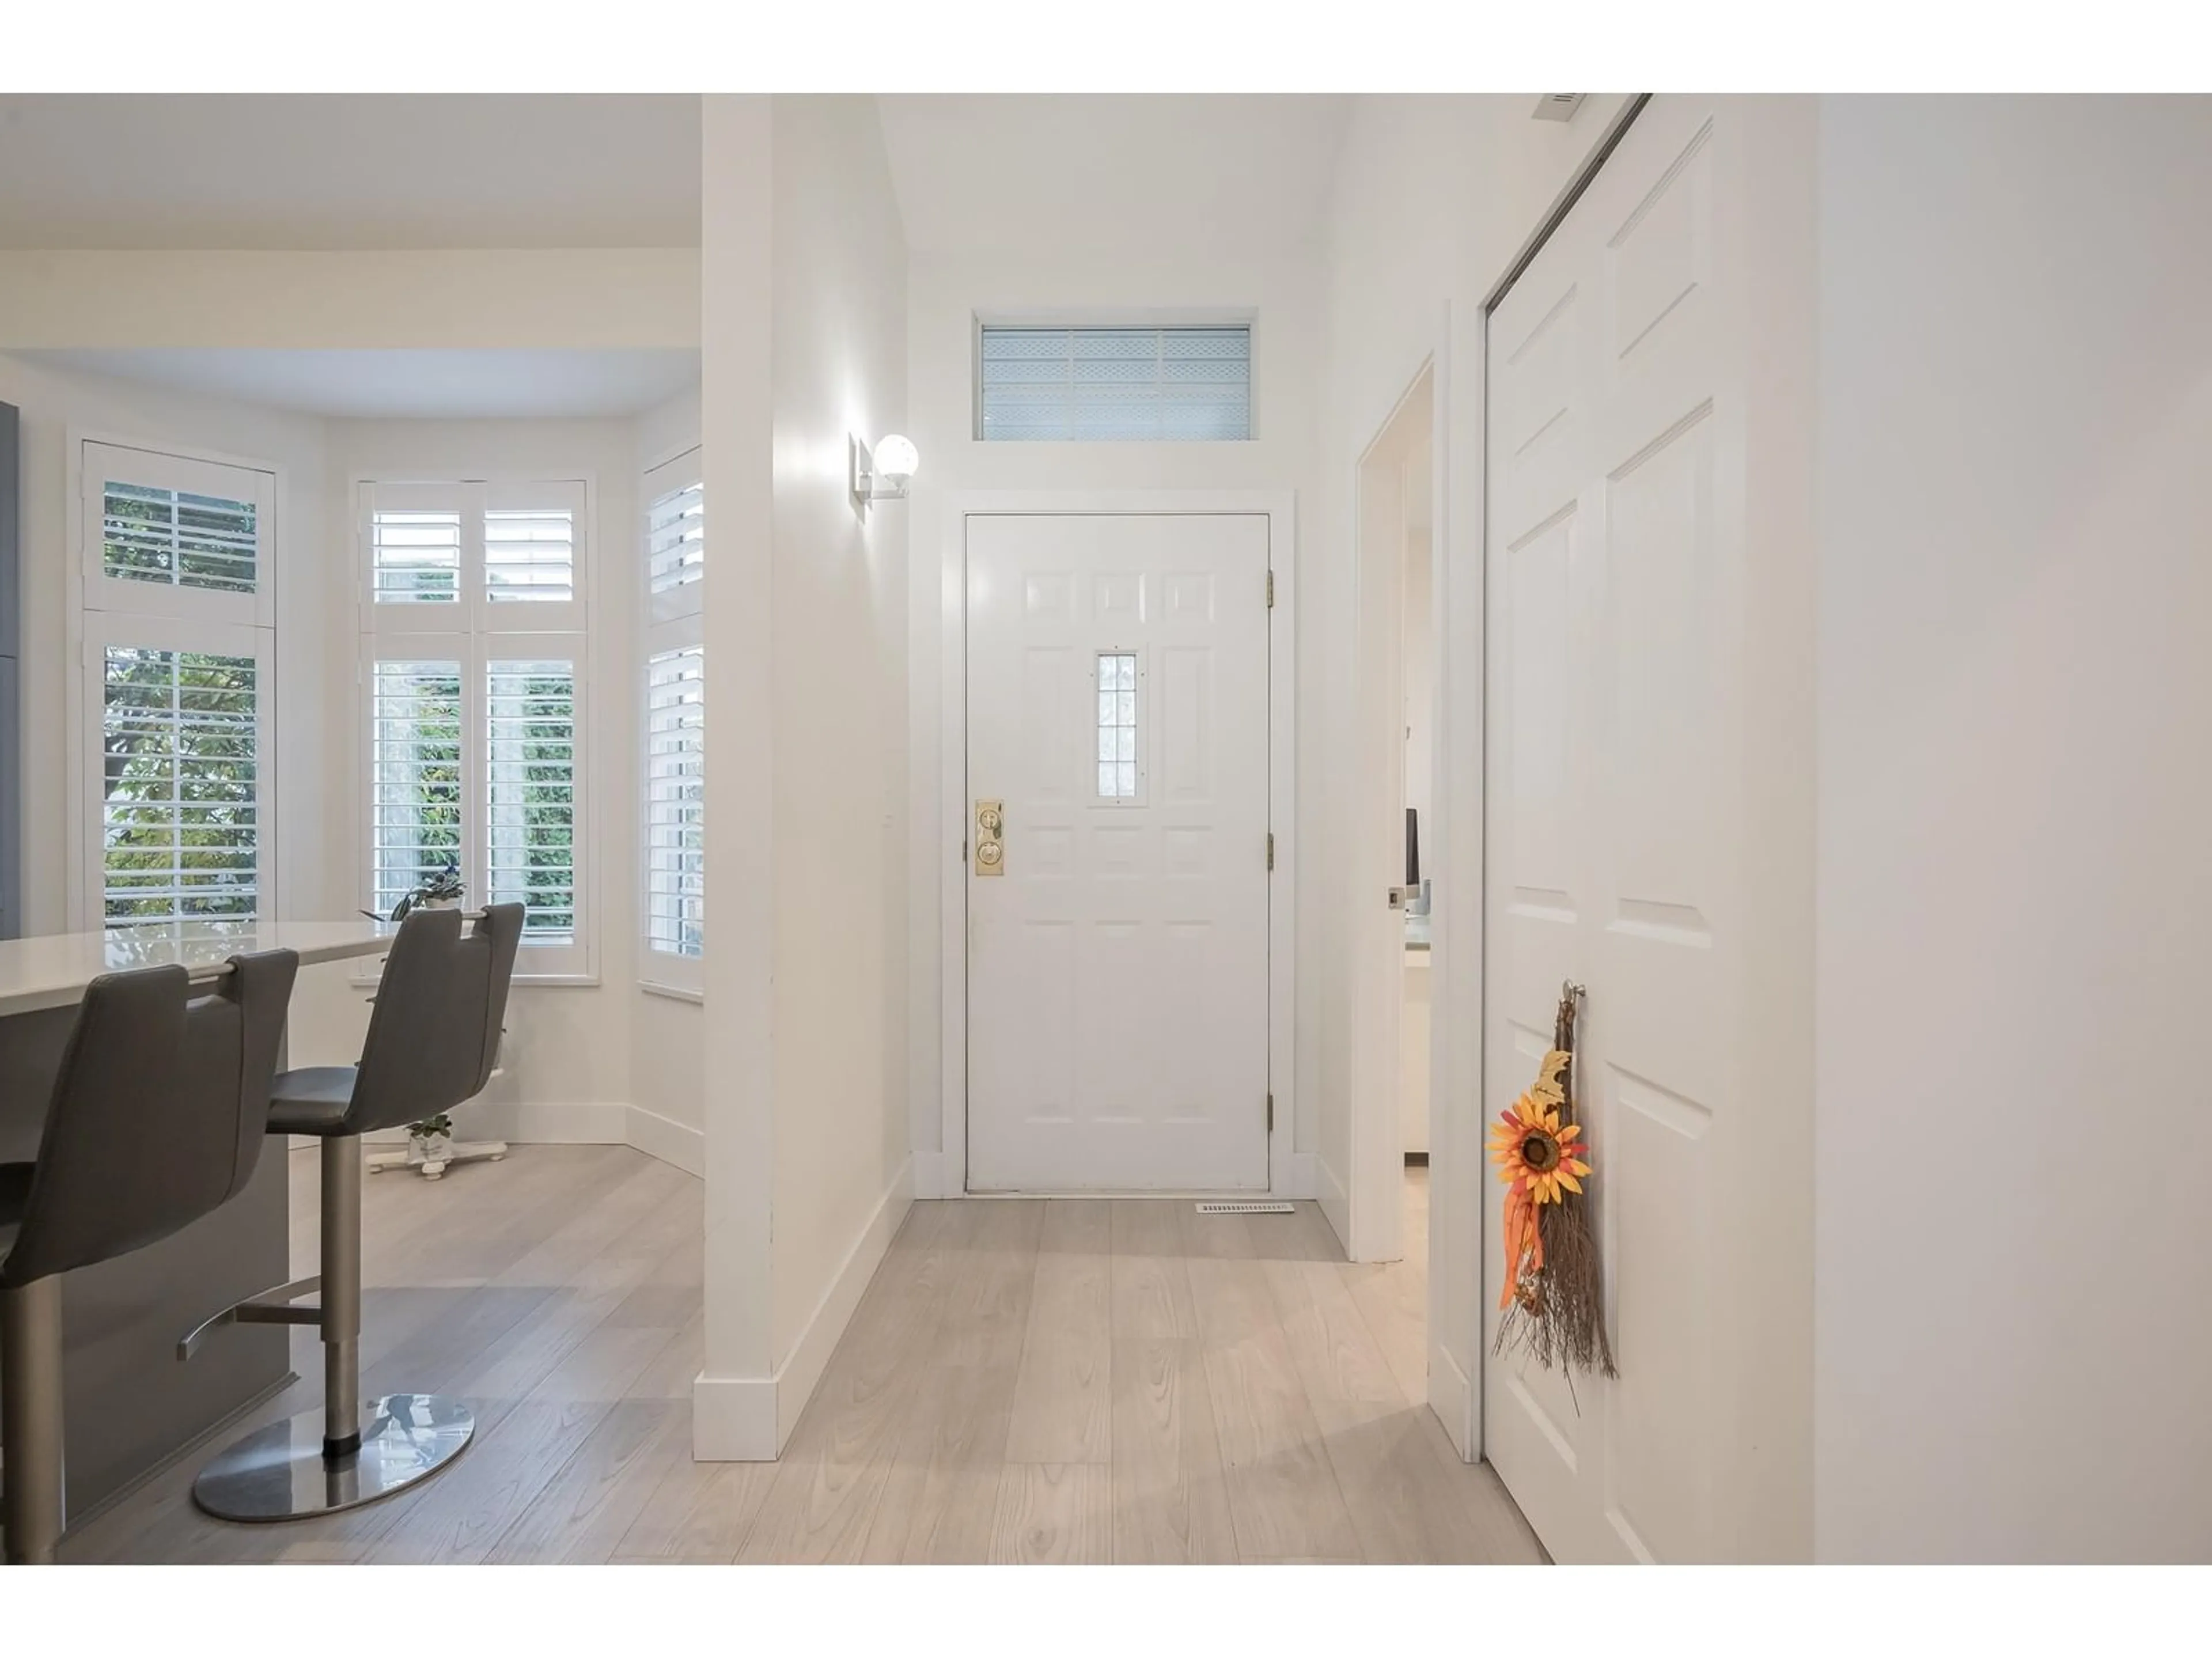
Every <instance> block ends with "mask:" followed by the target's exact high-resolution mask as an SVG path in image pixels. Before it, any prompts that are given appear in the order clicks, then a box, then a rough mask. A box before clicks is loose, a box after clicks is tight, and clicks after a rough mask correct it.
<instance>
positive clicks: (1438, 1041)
mask: <svg viewBox="0 0 2212 1659" xmlns="http://www.w3.org/2000/svg"><path fill="white" fill-rule="evenodd" d="M1401 362H1402V364H1403V368H1402V369H1401V372H1400V373H1399V374H1397V375H1396V376H1395V377H1394V379H1393V381H1392V386H1393V390H1392V392H1391V394H1390V398H1389V403H1388V404H1387V405H1385V406H1383V407H1381V408H1379V409H1376V410H1373V411H1372V418H1371V419H1370V420H1368V421H1366V422H1364V423H1363V424H1362V425H1361V426H1360V427H1359V428H1357V429H1358V430H1360V431H1363V432H1364V433H1365V434H1366V441H1364V443H1363V444H1362V445H1361V446H1360V449H1359V453H1358V455H1357V456H1356V457H1355V458H1354V459H1353V461H1352V478H1351V485H1352V489H1351V498H1352V518H1351V526H1352V547H1353V560H1354V565H1353V580H1354V583H1355V591H1356V592H1358V593H1359V594H1361V595H1362V596H1364V595H1367V594H1369V593H1371V592H1376V590H1377V589H1378V588H1379V589H1380V590H1381V592H1382V596H1383V599H1386V600H1387V601H1389V603H1390V604H1391V605H1395V606H1396V607H1398V609H1399V610H1400V611H1401V612H1402V607H1403V598H1404V596H1403V591H1402V584H1401V580H1399V577H1398V575H1397V574H1396V567H1397V565H1398V564H1401V563H1402V562H1403V560H1404V558H1405V544H1404V541H1403V538H1397V539H1396V540H1395V542H1394V544H1392V545H1390V546H1388V547H1384V546H1380V545H1376V544H1372V543H1370V538H1368V537H1367V535H1366V534H1365V506H1366V503H1365V501H1364V500H1363V491H1362V488H1361V479H1362V477H1363V476H1364V472H1365V470H1366V467H1367V465H1368V461H1369V458H1370V456H1372V455H1373V453H1374V452H1375V449H1376V446H1377V445H1379V444H1380V443H1382V442H1383V440H1384V438H1385V436H1386V435H1387V434H1388V433H1389V428H1391V426H1392V425H1394V424H1395V422H1397V421H1398V419H1399V418H1400V416H1401V415H1403V414H1404V413H1405V411H1406V410H1407V403H1408V400H1409V399H1410V398H1412V397H1413V395H1414V394H1415V392H1417V390H1418V389H1419V386H1420V385H1421V382H1422V380H1423V377H1424V376H1426V377H1427V380H1428V386H1429V420H1430V433H1429V449H1430V491H1431V499H1430V517H1431V531H1430V535H1429V562H1430V565H1429V568H1430V579H1431V592H1432V595H1433V599H1432V614H1431V640H1432V654H1433V659H1434V662H1435V677H1434V680H1433V682H1432V684H1431V702H1432V705H1433V707H1432V715H1433V719H1432V722H1431V734H1430V775H1431V779H1432V783H1431V792H1432V793H1431V809H1430V811H1431V817H1430V821H1429V822H1428V823H1425V824H1423V825H1422V826H1421V842H1422V846H1421V854H1422V863H1423V866H1424V867H1425V870H1426V871H1427V872H1428V873H1429V875H1430V877H1431V888H1432V897H1433V900H1434V905H1435V908H1434V913H1433V917H1432V921H1431V929H1432V933H1431V949H1430V958H1429V961H1430V969H1429V971H1430V975H1431V979H1430V987H1431V988H1430V1007H1431V1019H1430V1030H1429V1183H1430V1197H1429V1276H1428V1328H1427V1333H1426V1336H1427V1343H1428V1376H1429V1397H1428V1403H1429V1405H1430V1406H1431V1408H1432V1409H1433V1410H1434V1411H1435V1412H1436V1413H1437V1418H1438V1419H1439V1420H1440V1421H1441V1422H1442V1423H1443V1425H1444V1429H1445V1431H1446V1432H1447V1433H1448V1434H1449V1437H1450V1438H1451V1440H1452V1443H1453V1444H1454V1446H1455V1448H1456V1449H1458V1451H1459V1452H1460V1454H1461V1455H1462V1456H1463V1457H1468V1458H1473V1457H1475V1456H1477V1455H1480V1429H1481V1420H1482V1413H1481V1409H1480V1390H1481V1386H1482V1384H1481V1365H1480V1342H1481V1332H1482V1310H1481V1308H1480V1304H1479V1303H1478V1302H1477V1300H1476V1297H1477V1295H1478V1289H1477V1287H1478V1285H1480V1281H1481V1273H1480V1261H1481V1240H1480V1237H1478V1235H1479V1234H1480V1215H1481V1189H1480V1174H1481V1164H1480V1158H1479V1156H1477V1154H1478V1153H1479V1151H1480V1143H1481V1126H1480V1123H1479V1122H1477V1121H1473V1119H1472V1118H1471V1117H1470V1115H1469V1113H1468V1111H1467V1110H1465V1109H1460V1110H1454V1109H1452V1105H1453V1103H1462V1105H1463V1103H1466V1102H1467V1101H1469V1100H1474V1101H1476V1102H1477V1103H1479V1102H1480V1079H1481V1076H1482V1030H1481V1026H1480V1022H1462V1021H1458V1020H1455V1019H1453V1018H1450V1017H1449V1011H1450V1010H1452V1009H1455V1008H1462V1007H1468V1006H1474V1007H1480V1006H1481V1001H1482V683H1483V682H1482V660H1483V659H1482V627H1483V617H1482V584H1481V581H1480V568H1479V566H1478V567H1477V568H1476V569H1475V571H1474V580H1454V574H1455V569H1454V558H1453V536H1452V525H1453V517H1454V513H1453V508H1454V501H1453V490H1452V479H1451V473H1452V459H1451V458H1452V439H1453V432H1452V424H1451V404H1452V377H1453V374H1454V372H1455V362H1454V353H1453V350H1452V330H1451V307H1449V305H1448V304H1446V305H1439V306H1438V307H1437V308H1436V309H1435V311H1434V312H1432V313H1431V314H1430V317H1429V318H1428V319H1427V322H1426V325H1425V327H1424V328H1422V329H1421V330H1420V331H1419V333H1418V334H1416V335H1414V336H1413V337H1411V338H1409V340H1408V341H1407V344H1406V347H1405V349H1404V350H1403V351H1402V352H1401ZM1474 372H1475V373H1476V374H1480V372H1481V362H1480V354H1479V353H1478V354H1476V358H1475V362H1474ZM1477 384H1480V382H1479V381H1478V382H1477ZM1477 438H1478V440H1479V438H1480V429H1479V423H1478V431H1477ZM1470 522H1472V523H1474V524H1477V525H1480V522H1481V520H1480V509H1479V506H1478V516H1477V517H1476V518H1474V520H1470ZM1476 551H1477V552H1478V554H1479V552H1480V541H1479V540H1478V543H1477V547H1476ZM1385 561H1389V562H1392V565H1391V568H1390V569H1389V570H1387V571H1386V570H1384V569H1383V562H1385ZM1378 579H1379V580H1378ZM1358 611H1359V615H1360V617H1363V618H1365V617H1368V614H1369V607H1368V605H1367V603H1366V600H1365V599H1364V597H1363V598H1362V599H1361V600H1360V602H1359V605H1358ZM1385 621H1386V623H1387V619H1385ZM1355 625H1356V627H1357V629H1358V632H1357V634H1356V636H1355V640H1354V645H1353V650H1354V653H1355V656H1354V661H1355V666H1354V670H1353V672H1354V677H1355V684H1354V688H1353V695H1354V696H1355V697H1356V698H1357V699H1358V702H1357V707H1358V709H1359V710H1361V711H1362V718H1361V722H1360V726H1359V727H1358V730H1357V733H1356V736H1355V738H1354V742H1355V744H1356V747H1357V753H1356V756H1355V765H1356V768H1357V769H1358V773H1359V775H1360V778H1361V780H1362V782H1361V784H1360V786H1359V787H1357V788H1355V790H1354V792H1353V799H1354V800H1355V802H1356V803H1358V808H1359V811H1358V817H1357V818H1356V819H1355V821H1354V823H1352V826H1351V831H1352V838H1353V840H1352V845H1353V846H1354V848H1358V849H1359V851H1358V854H1356V855H1355V857H1354V859H1353V860H1352V868H1353V872H1354V874H1353V876H1352V885H1351V889H1350V890H1348V891H1346V893H1345V894H1344V895H1343V898H1344V902H1346V903H1348V904H1350V905H1351V906H1352V907H1354V908H1353V909H1352V915H1351V917H1350V918H1349V920H1350V921H1351V923H1352V927H1353V929H1354V931H1353V933H1352V940H1353V945H1352V949H1353V951H1354V953H1355V954H1354V957H1353V965H1352V982H1351V985H1350V987H1349V988H1350V994H1351V998H1352V1006H1351V1029H1352V1073H1351V1075H1352V1103H1351V1112H1352V1124H1351V1152H1352V1167H1351V1169H1350V1170H1346V1172H1345V1181H1346V1204H1347V1207H1348V1210H1349V1219H1350V1226H1349V1230H1348V1231H1349V1235H1350V1236H1349V1237H1348V1238H1347V1240H1346V1250H1347V1254H1349V1255H1351V1256H1352V1260H1354V1261H1389V1260H1392V1259H1395V1257H1397V1256H1398V1255H1400V1254H1401V1233H1400V1229H1401V1218H1402V1213H1403V1200H1404V1189H1405V1142H1404V1136H1403V1133H1402V1130H1401V1125H1400V1121H1399V1115H1398V1112H1399V1107H1398V1093H1397V1089H1396V1087H1395V1085H1396V1082H1397V1079H1398V1077H1399V1054H1398V1051H1397V1048H1396V1046H1395V1045H1394V1044H1389V1043H1384V1042H1381V1041H1380V1038H1379V1036H1378V1035H1377V1034H1375V1033H1371V1032H1364V1031H1363V1029H1362V1028H1363V1026H1364V1024H1367V1023H1368V1022H1367V1020H1366V1018H1365V1017H1364V1015H1363V1013H1362V1012H1361V1011H1362V1010H1364V1009H1365V1008H1368V1007H1370V1006H1372V1003H1373V1000H1374V999H1376V998H1377V997H1383V996H1402V995H1403V994H1404V989H1403V987H1404V981H1405V961H1404V952H1403V951H1402V950H1401V951H1397V952H1396V953H1395V954H1394V955H1393V956H1392V957H1390V958H1389V960H1388V962H1387V963H1385V962H1383V961H1382V960H1379V959H1376V960H1370V954H1371V953H1370V952H1369V951H1366V950H1364V948H1363V946H1362V945H1361V934H1360V929H1359V923H1360V921H1362V920H1363V919H1364V920H1366V921H1372V920H1373V915H1372V914H1371V912H1372V910H1373V908H1376V907H1380V906H1382V905H1383V897H1384V896H1383V894H1382V893H1381V892H1379V891H1376V890H1375V885H1376V884H1375V883H1374V882H1373V881H1362V880H1361V879H1360V878H1359V872H1365V871H1367V870H1368V869H1369V868H1370V866H1372V867H1376V868H1379V867H1380V865H1379V862H1378V857H1379V854H1378V856H1370V854H1376V848H1373V847H1372V845H1371V837H1373V836H1376V835H1379V834H1381V833H1382V829H1383V824H1384V820H1385V819H1386V818H1388V819H1389V823H1390V824H1392V825H1396V824H1398V822H1399V821H1398V819H1397V818H1396V817H1395V816H1393V815H1389V814H1386V813H1385V812H1383V811H1382V809H1381V808H1380V807H1375V808H1374V810H1372V811H1369V810H1366V809H1367V808H1368V807H1369V806H1370V805H1372V799H1371V796H1372V791H1370V788H1369V787H1367V782H1366V781H1367V780H1368V778H1369V777H1370V773H1371V774H1372V775H1373V776H1374V778H1375V779H1376V780H1377V781H1376V784H1375V786H1374V787H1375V788H1376V789H1380V787H1381V784H1380V781H1379V780H1380V779H1381V777H1382V776H1383V773H1384V771H1385V770H1387V763H1385V762H1383V761H1382V760H1381V759H1380V758H1379V757H1383V756H1384V755H1386V754H1387V753H1388V752H1389V743H1390V740H1391V738H1393V737H1394V736H1395V732H1396V730H1397V727H1396V726H1395V720H1396V718H1397V716H1395V714H1393V715H1392V720H1393V722H1394V723H1393V724H1392V725H1391V726H1390V729H1389V731H1384V730H1383V729H1382V726H1381V715H1382V711H1384V710H1395V709H1396V708H1398V706H1399V704H1400V702H1401V699H1402V697H1403V693H1404V683H1405V660H1404V652H1403V650H1402V648H1401V629H1399V628H1397V627H1393V626H1389V625H1384V626H1383V627H1380V628H1378V629H1375V630H1373V631H1372V632H1370V629H1369V628H1368V627H1367V625H1366V623H1365V621H1364V620H1363V621H1361V622H1359V623H1356V624H1355ZM1369 714H1372V715H1374V716H1375V720H1374V721H1373V722H1370V721H1369V720H1368V719H1367V718H1366V716H1367V715H1369ZM1370 723H1373V724H1374V725H1375V726H1376V729H1375V730H1372V731H1370V730H1368V729H1366V726H1368V725H1369V724H1370ZM1470 732H1471V733H1472V734H1473V735H1472V736H1471V737H1468V736H1467V735H1466V734H1468V733H1470ZM1370 757H1372V763H1371V764H1370ZM1397 833H1398V834H1399V835H1400V836H1402V834H1403V830H1402V828H1399V829H1398V830H1397ZM1363 841H1369V842H1370V844H1369V845H1365V846H1363V845H1362V843H1363ZM1375 975H1387V978H1388V982H1387V984H1384V983H1378V982H1376V980H1375V978H1374V976H1375ZM1440 1108H1441V1109H1440ZM1474 1115H1476V1116H1479V1115H1480V1113H1479V1109H1478V1110H1477V1112H1476V1113H1475V1114H1474ZM1462 1120H1465V1121H1462Z"/></svg>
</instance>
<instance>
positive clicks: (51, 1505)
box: [0, 1273, 68, 1566]
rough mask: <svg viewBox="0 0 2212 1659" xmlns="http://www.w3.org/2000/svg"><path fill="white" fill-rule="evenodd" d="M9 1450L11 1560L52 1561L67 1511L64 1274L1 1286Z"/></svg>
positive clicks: (2, 1407)
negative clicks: (63, 1427) (63, 1430)
mask: <svg viewBox="0 0 2212 1659" xmlns="http://www.w3.org/2000/svg"><path fill="white" fill-rule="evenodd" d="M0 1360H4V1362H5V1380H4V1381H0V1389H4V1391H5V1398H4V1400H0V1416H4V1419H5V1420H4V1422H0V1437H4V1440H5V1443H6V1445H7V1450H8V1467H7V1528H8V1559H9V1561H11V1562H15V1563H20V1564H23V1565H33V1566H38V1565H51V1564H52V1561H53V1559H54V1547H55V1546H56V1545H58V1544H59V1543H60V1542H61V1540H62V1528H63V1526H64V1522H65V1520H66V1517H67V1514H68V1510H67V1507H66V1499H65V1498H64V1492H63V1487H62V1279H61V1275H60V1274H59V1273H55V1274H52V1275H51V1276H49V1277H47V1278H45V1279H33V1280H32V1281H31V1282H30V1283H29V1284H27V1285H14V1286H11V1287H9V1288H7V1289H4V1290H0Z"/></svg>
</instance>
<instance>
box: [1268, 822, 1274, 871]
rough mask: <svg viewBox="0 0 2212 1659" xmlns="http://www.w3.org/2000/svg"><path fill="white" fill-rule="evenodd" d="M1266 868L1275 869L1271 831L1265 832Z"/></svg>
mask: <svg viewBox="0 0 2212 1659" xmlns="http://www.w3.org/2000/svg"><path fill="white" fill-rule="evenodd" d="M1267 867H1268V868H1269V869H1270V870H1272V869H1273V868H1274V867H1275V832H1274V831H1273V830H1272V829H1270V830H1269V831H1267Z"/></svg>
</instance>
